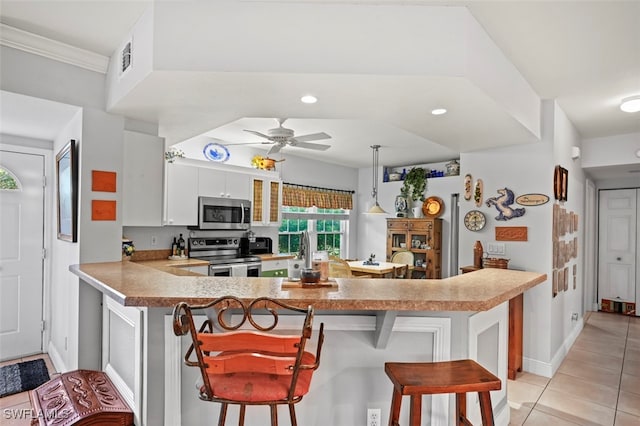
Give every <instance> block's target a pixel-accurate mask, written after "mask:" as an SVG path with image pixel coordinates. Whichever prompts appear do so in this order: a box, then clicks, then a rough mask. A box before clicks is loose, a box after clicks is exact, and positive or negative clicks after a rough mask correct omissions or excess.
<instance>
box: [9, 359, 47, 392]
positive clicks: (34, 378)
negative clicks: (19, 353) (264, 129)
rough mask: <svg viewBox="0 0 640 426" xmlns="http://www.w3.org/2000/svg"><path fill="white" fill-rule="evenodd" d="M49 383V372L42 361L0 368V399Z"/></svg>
mask: <svg viewBox="0 0 640 426" xmlns="http://www.w3.org/2000/svg"><path fill="white" fill-rule="evenodd" d="M47 381H49V372H48V370H47V365H46V364H45V362H44V360H43V359H34V360H32V361H25V362H18V363H16V364H11V365H5V366H4V367H0V398H1V397H3V396H7V395H13V394H14V393H20V392H24V391H28V390H31V389H35V388H37V387H38V386H40V385H41V384H43V383H45V382H47Z"/></svg>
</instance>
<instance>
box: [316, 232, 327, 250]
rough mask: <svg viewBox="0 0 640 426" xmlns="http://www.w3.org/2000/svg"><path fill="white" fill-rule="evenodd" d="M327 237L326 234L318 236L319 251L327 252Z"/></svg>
mask: <svg viewBox="0 0 640 426" xmlns="http://www.w3.org/2000/svg"><path fill="white" fill-rule="evenodd" d="M326 241H327V238H326V235H324V234H319V235H318V250H320V251H322V250H326V249H327V248H326Z"/></svg>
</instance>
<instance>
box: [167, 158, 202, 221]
mask: <svg viewBox="0 0 640 426" xmlns="http://www.w3.org/2000/svg"><path fill="white" fill-rule="evenodd" d="M166 171H167V185H166V193H165V200H164V201H165V214H164V224H165V225H181V226H192V225H197V224H198V168H197V167H193V166H191V165H187V164H178V163H177V162H176V163H167V167H166Z"/></svg>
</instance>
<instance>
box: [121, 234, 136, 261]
mask: <svg viewBox="0 0 640 426" xmlns="http://www.w3.org/2000/svg"><path fill="white" fill-rule="evenodd" d="M135 251H136V246H134V245H133V241H131V240H128V239H125V238H123V239H122V258H123V259H125V260H128V259H129V258H130V257H131V255H132V254H133V253H135Z"/></svg>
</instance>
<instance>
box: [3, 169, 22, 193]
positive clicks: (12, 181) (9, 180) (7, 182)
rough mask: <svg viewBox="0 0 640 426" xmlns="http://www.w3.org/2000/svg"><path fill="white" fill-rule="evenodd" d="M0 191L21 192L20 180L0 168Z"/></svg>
mask: <svg viewBox="0 0 640 426" xmlns="http://www.w3.org/2000/svg"><path fill="white" fill-rule="evenodd" d="M0 189H8V190H19V189H20V184H19V183H18V179H16V177H15V176H14V175H13V173H11V172H10V171H9V170H7V169H3V168H2V167H0Z"/></svg>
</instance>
